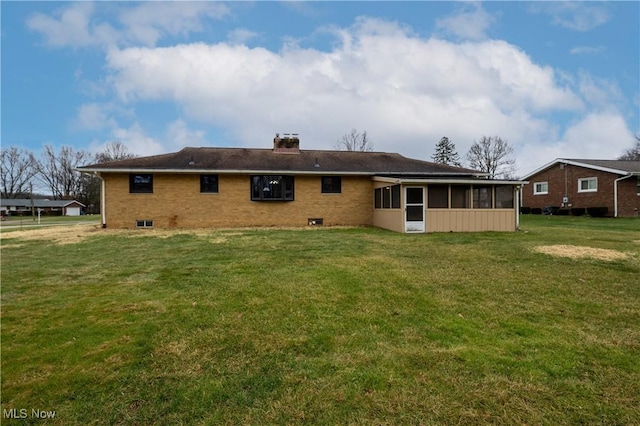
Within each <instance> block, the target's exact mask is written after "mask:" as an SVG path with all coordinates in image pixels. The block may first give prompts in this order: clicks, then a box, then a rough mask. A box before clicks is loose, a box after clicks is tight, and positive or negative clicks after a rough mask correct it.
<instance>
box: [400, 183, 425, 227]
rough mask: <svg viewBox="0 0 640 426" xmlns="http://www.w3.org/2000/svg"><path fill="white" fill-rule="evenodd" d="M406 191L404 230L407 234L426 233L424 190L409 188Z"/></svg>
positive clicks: (416, 187)
mask: <svg viewBox="0 0 640 426" xmlns="http://www.w3.org/2000/svg"><path fill="white" fill-rule="evenodd" d="M404 191H405V192H404V203H405V204H404V212H405V220H404V230H405V232H424V230H425V224H424V188H423V187H420V186H408V187H406V188H405V190H404Z"/></svg>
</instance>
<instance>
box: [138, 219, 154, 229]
mask: <svg viewBox="0 0 640 426" xmlns="http://www.w3.org/2000/svg"><path fill="white" fill-rule="evenodd" d="M136 228H153V220H136Z"/></svg>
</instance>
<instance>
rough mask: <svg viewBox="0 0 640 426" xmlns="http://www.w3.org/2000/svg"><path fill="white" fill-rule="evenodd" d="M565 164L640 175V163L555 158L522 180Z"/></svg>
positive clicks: (621, 173)
mask: <svg viewBox="0 0 640 426" xmlns="http://www.w3.org/2000/svg"><path fill="white" fill-rule="evenodd" d="M560 163H565V164H571V165H574V166H579V167H585V168H588V169H594V170H600V171H603V172H608V173H614V174H618V175H622V176H624V175H640V161H630V160H589V159H587V160H585V159H575V158H556V159H555V160H553V161H552V162H550V163H547V164H545V165H544V166H542V167H539V168H537V169H536V170H534V171H532V172H530V173H528V174H527V175H525V176H524V177H523V178H522V179H523V180H526V179H529V178H531V177H532V176H534V175H537V174H538V173H540V172H542V171H543V170H546V169H548V168H550V167H553V166H554V165H556V164H560Z"/></svg>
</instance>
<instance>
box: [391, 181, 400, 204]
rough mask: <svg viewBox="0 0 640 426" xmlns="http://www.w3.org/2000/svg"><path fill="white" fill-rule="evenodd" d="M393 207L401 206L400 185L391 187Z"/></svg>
mask: <svg viewBox="0 0 640 426" xmlns="http://www.w3.org/2000/svg"><path fill="white" fill-rule="evenodd" d="M391 208H392V209H399V208H400V185H393V186H392V187H391Z"/></svg>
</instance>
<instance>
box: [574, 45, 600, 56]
mask: <svg viewBox="0 0 640 426" xmlns="http://www.w3.org/2000/svg"><path fill="white" fill-rule="evenodd" d="M605 50H606V49H605V48H604V46H576V47H574V48H573V49H571V50H569V53H571V54H572V55H596V54H600V53H603V52H604V51H605Z"/></svg>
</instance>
